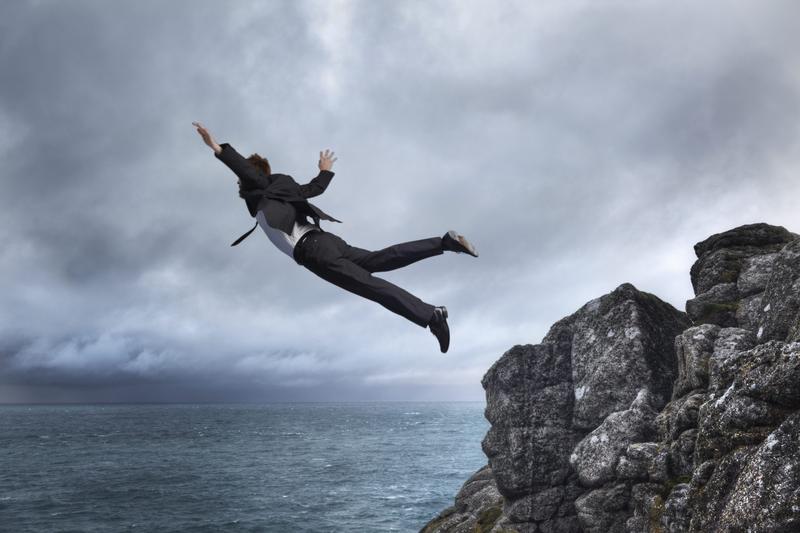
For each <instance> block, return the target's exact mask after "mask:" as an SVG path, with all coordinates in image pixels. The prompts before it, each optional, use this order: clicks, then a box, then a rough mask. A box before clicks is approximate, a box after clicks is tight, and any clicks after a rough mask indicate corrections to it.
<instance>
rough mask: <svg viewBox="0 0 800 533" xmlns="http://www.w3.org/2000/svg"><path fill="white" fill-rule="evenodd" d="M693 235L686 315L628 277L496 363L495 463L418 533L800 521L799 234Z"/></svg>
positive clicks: (692, 528) (772, 230)
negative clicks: (696, 238)
mask: <svg viewBox="0 0 800 533" xmlns="http://www.w3.org/2000/svg"><path fill="white" fill-rule="evenodd" d="M694 249H695V253H696V255H697V261H696V262H695V263H694V265H693V266H692V268H691V272H690V274H691V280H692V286H693V288H694V292H695V297H694V298H693V299H691V300H689V301H688V302H686V312H685V313H684V312H681V311H678V310H677V309H675V308H674V307H672V306H671V305H669V304H667V303H665V302H663V301H661V300H660V299H659V298H657V297H656V296H654V295H652V294H648V293H646V292H642V291H639V290H637V289H636V288H635V287H634V286H633V285H630V284H627V283H626V284H623V285H621V286H619V287H618V288H617V289H615V290H614V291H612V292H610V293H609V294H606V295H604V296H601V297H599V298H597V299H595V300H592V301H590V302H589V303H587V304H585V305H584V306H583V307H581V308H580V309H579V310H578V311H576V312H575V313H573V314H572V315H570V316H568V317H566V318H563V319H562V320H560V321H558V322H557V323H555V324H554V325H553V326H552V327H551V329H550V331H549V332H548V333H547V335H546V336H545V337H544V339H543V340H542V342H541V343H540V344H535V345H531V344H526V345H516V346H513V347H512V348H511V349H509V350H508V351H507V352H505V353H504V354H503V356H502V357H501V358H500V359H499V360H498V361H497V362H495V364H494V365H492V367H491V368H490V369H489V370H488V371H487V372H486V374H485V376H484V377H483V380H482V385H483V388H484V389H485V391H486V401H487V405H486V411H485V416H486V418H487V419H488V420H489V422H490V424H491V427H490V429H489V431H488V433H487V434H486V437H485V438H484V439H483V442H482V447H483V451H484V453H485V454H486V456H487V458H488V464H487V465H486V466H485V467H483V468H481V469H480V470H479V471H478V472H476V473H475V474H474V475H473V476H472V477H470V479H468V480H467V481H466V482H465V483H464V485H463V486H462V488H461V490H460V491H459V492H458V494H457V495H456V498H455V503H454V505H453V506H451V507H449V508H447V509H445V510H444V511H442V512H441V513H440V514H439V515H438V516H437V517H435V518H433V520H431V521H430V522H429V523H428V524H427V525H425V526H424V527H423V528H422V530H421V533H444V532H448V533H467V532H470V533H471V532H476V533H512V532H516V533H537V532H542V533H578V532H592V533H610V532H611V533H613V532H631V533H656V532H658V533H661V532H670V533H678V532H698V533H699V532H703V533H707V532H711V531H718V532H739V531H748V532H760V531H763V532H787V533H788V532H791V531H800V236H798V235H796V234H794V233H791V232H789V231H787V230H786V229H784V228H782V227H777V226H771V225H768V224H751V225H746V226H741V227H738V228H735V229H732V230H729V231H726V232H724V233H719V234H716V235H712V236H711V237H709V238H708V239H706V240H704V241H702V242H700V243H698V244H696V245H695V247H694Z"/></svg>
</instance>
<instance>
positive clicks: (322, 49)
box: [0, 1, 800, 401]
mask: <svg viewBox="0 0 800 533" xmlns="http://www.w3.org/2000/svg"><path fill="white" fill-rule="evenodd" d="M798 11H800V8H798V7H797V4H796V3H793V2H771V3H769V4H758V5H756V4H753V3H749V2H726V3H722V2H711V3H706V4H703V5H699V6H698V5H695V4H691V3H686V2H683V3H681V2H679V3H672V4H670V5H665V4H657V3H651V2H643V3H636V4H630V3H619V2H606V3H596V2H591V3H589V2H567V3H562V4H558V5H557V6H556V5H553V6H539V5H533V4H530V3H526V2H513V3H503V4H499V5H498V4H496V3H490V2H478V1H474V2H467V3H464V2H460V1H459V2H444V1H442V2H421V1H419V2H416V1H415V2H411V1H408V2H395V3H384V2H381V3H376V2H366V1H365V2H342V3H338V4H332V3H327V2H311V1H309V2H290V1H286V2H272V3H269V4H268V5H264V4H259V3H248V4H245V3H236V4H225V3H219V2H189V1H185V2H171V3H169V4H163V3H160V2H154V1H152V2H136V3H100V2H90V1H86V2H70V3H63V2H27V3H26V2H15V3H13V4H11V5H9V6H5V8H4V15H3V18H2V20H0V68H2V71H3V83H2V84H0V164H2V168H3V173H2V181H0V187H2V194H0V228H2V229H0V291H1V292H2V295H3V306H2V307H0V401H111V400H118V401H148V400H152V401H165V400H186V401H220V400H224V399H231V400H241V401H259V400H266V399H269V400H280V399H287V400H289V399H292V400H296V399H315V400H325V399H336V398H344V399H365V398H370V399H402V398H426V399H427V398H462V399H477V398H481V397H482V391H481V389H480V385H479V379H480V377H481V375H482V373H483V372H484V371H485V369H486V368H488V366H489V365H490V364H491V363H492V362H493V361H494V360H495V359H496V358H497V357H498V356H499V355H500V354H502V352H503V351H504V350H505V349H507V348H508V347H510V346H511V345H513V344H517V343H528V342H537V341H538V340H539V339H540V338H541V337H542V335H543V334H544V333H545V331H546V329H547V327H548V326H549V325H550V324H551V323H553V322H555V321H556V320H557V319H559V318H561V317H562V316H564V315H566V314H568V313H570V312H572V311H573V310H574V309H575V308H577V307H578V306H580V305H581V304H582V303H584V302H585V301H587V300H589V299H591V298H593V297H596V296H597V295H599V294H601V293H605V292H608V291H610V290H612V289H613V288H615V287H616V286H617V285H619V284H620V283H622V282H626V281H629V282H633V283H634V284H635V285H637V286H638V287H639V288H641V289H643V290H647V291H648V292H653V293H656V294H658V295H660V296H661V297H662V298H665V299H666V300H668V301H669V302H670V303H672V304H673V305H675V306H676V307H679V308H680V307H683V302H684V300H685V299H687V298H689V297H690V295H691V292H690V291H691V287H690V284H689V281H688V268H689V266H690V264H691V262H692V260H693V257H692V245H693V244H694V242H696V241H698V240H700V239H703V238H704V237H706V236H707V235H709V234H711V233H714V232H718V231H721V230H724V229H727V228H728V227H732V226H735V225H738V224H742V223H748V222H754V221H762V220H763V221H767V222H771V223H775V224H781V225H785V226H787V227H790V228H793V229H794V230H795V231H797V230H798V228H800V218H798V215H797V210H796V208H795V206H794V203H793V202H792V201H791V198H793V197H796V195H797V193H798V192H800V187H799V186H798V182H797V181H796V177H795V176H794V174H795V172H794V169H795V168H796V167H797V163H798V160H799V159H800V157H799V154H800V150H798V148H799V145H798V129H797V128H798V126H797V120H796V119H795V117H796V115H797V113H798V108H800V90H799V88H798V83H799V82H800V79H798V77H797V75H796V72H797V71H798V66H800V65H798V59H797V56H796V54H795V50H797V47H798V45H800V42H798V41H799V40H800V38H799V37H798V34H797V32H796V31H794V27H793V21H794V20H797V18H798V15H799V14H800V13H798ZM193 120H199V121H201V122H203V123H205V124H206V125H207V126H208V127H209V128H210V129H211V131H212V133H214V134H215V135H216V137H217V139H218V140H219V141H220V142H230V143H232V144H233V145H234V146H235V147H237V149H239V150H240V151H241V152H243V153H251V152H255V151H258V152H259V153H261V154H264V155H266V156H267V157H269V158H270V161H271V163H272V165H273V167H274V169H275V170H276V171H277V172H284V173H289V174H292V175H293V176H295V177H296V178H297V179H298V180H299V181H304V180H307V179H309V178H311V177H313V175H315V174H316V172H315V171H316V168H315V167H316V158H317V152H318V151H319V150H320V149H322V148H327V147H331V148H333V149H334V150H335V151H336V152H337V154H338V155H339V161H337V163H336V168H335V170H336V171H337V174H336V177H335V179H334V181H333V183H332V185H331V187H330V189H329V190H328V191H326V193H325V195H323V196H322V197H320V198H318V199H317V200H318V201H317V202H315V203H317V204H318V205H320V206H321V207H323V208H324V209H325V210H326V211H328V212H330V213H332V214H334V216H336V217H337V218H339V219H341V220H343V221H344V223H343V224H332V225H329V226H327V228H328V229H330V230H331V231H334V232H336V233H337V234H339V235H341V236H342V237H343V238H345V239H346V240H347V241H348V242H350V243H351V244H353V245H356V246H360V247H363V248H371V249H377V248H382V247H384V246H388V245H390V244H393V243H396V242H403V241H408V240H413V239H418V238H423V237H429V236H433V235H441V234H443V233H444V232H445V231H446V230H448V229H456V230H458V231H460V232H462V233H464V234H466V235H467V236H468V237H469V238H470V239H471V240H473V241H474V242H475V243H476V245H477V246H478V249H479V251H480V253H481V256H480V258H478V259H474V258H470V257H466V256H454V255H449V254H448V255H445V256H442V257H436V258H433V259H430V260H428V261H426V262H424V263H420V264H416V265H413V266H410V267H408V268H406V269H402V270H399V271H394V272H388V273H383V274H381V277H384V278H386V279H388V280H390V281H392V282H395V283H397V284H399V285H401V286H403V287H405V288H407V289H409V290H410V291H411V292H413V293H414V294H417V295H418V296H420V297H421V298H423V299H424V300H426V301H430V302H431V303H434V304H436V305H442V304H445V305H447V306H448V309H449V310H450V315H451V320H450V324H451V329H452V331H453V340H452V343H451V351H450V352H449V353H448V354H447V355H446V356H442V355H441V354H439V353H438V350H437V345H436V341H435V339H434V338H433V336H432V335H431V334H430V333H429V332H427V331H425V330H423V329H422V328H418V327H417V326H414V325H413V324H410V323H407V322H405V321H404V320H403V319H402V318H400V317H397V316H395V315H392V314H390V313H389V312H387V311H386V310H384V309H383V308H381V307H380V306H378V305H376V304H374V303H373V302H369V301H366V300H363V299H360V298H358V297H356V296H354V295H351V294H349V293H346V292H345V291H343V290H341V289H339V288H338V287H335V286H332V285H330V284H327V283H326V282H324V281H323V280H321V279H319V278H317V277H315V276H314V275H313V274H311V273H310V272H308V271H306V270H304V269H302V268H298V267H297V266H296V265H295V264H294V263H293V261H291V260H290V259H289V258H287V257H286V256H284V255H282V254H281V253H279V252H278V251H277V250H275V249H274V248H273V247H272V245H271V244H270V243H269V242H268V241H267V240H266V239H265V238H264V236H263V235H258V236H256V237H252V238H251V239H249V240H248V241H245V243H243V244H242V245H240V246H239V247H237V248H233V249H232V248H230V247H229V246H228V244H229V243H230V242H231V241H232V240H233V239H234V238H235V237H236V236H238V235H239V234H240V233H241V232H242V231H244V229H246V228H247V227H248V226H249V224H250V223H251V219H250V217H249V216H248V215H247V212H246V210H245V207H244V205H243V203H242V202H241V200H240V199H239V198H238V197H237V196H236V185H235V178H233V177H232V176H231V174H230V172H229V171H228V170H227V169H226V168H225V167H224V166H223V165H222V164H221V163H219V162H218V161H216V160H215V159H214V158H213V156H212V155H211V152H210V151H209V150H208V149H207V148H206V147H205V146H204V145H203V144H202V142H201V141H200V139H199V136H198V135H197V133H196V132H195V131H194V129H193V128H192V127H191V122H192V121H193Z"/></svg>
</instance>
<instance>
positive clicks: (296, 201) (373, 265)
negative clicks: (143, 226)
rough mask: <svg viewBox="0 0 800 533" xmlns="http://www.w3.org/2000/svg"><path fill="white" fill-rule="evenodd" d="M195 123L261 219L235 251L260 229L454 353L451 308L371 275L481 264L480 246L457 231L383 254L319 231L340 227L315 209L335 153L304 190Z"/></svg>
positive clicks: (300, 258) (283, 247) (281, 247)
mask: <svg viewBox="0 0 800 533" xmlns="http://www.w3.org/2000/svg"><path fill="white" fill-rule="evenodd" d="M192 124H193V125H194V126H195V127H197V132H198V133H199V134H200V136H201V137H202V138H203V141H204V142H205V144H206V145H208V146H209V147H210V148H212V149H213V150H214V155H215V157H216V158H217V159H219V160H220V161H222V162H223V163H224V164H225V165H226V166H227V167H228V168H229V169H230V170H232V171H233V172H234V174H236V176H237V177H238V178H239V196H240V197H241V198H243V199H244V200H245V203H246V204H247V209H248V211H249V212H250V216H252V217H255V218H256V224H255V225H254V226H253V227H252V228H251V229H250V230H249V231H248V232H247V233H245V234H244V235H242V236H241V237H239V238H238V239H236V241H234V242H233V243H232V244H231V246H236V245H237V244H239V243H240V242H241V241H242V240H244V239H245V238H247V236H249V235H250V234H251V233H252V232H253V230H255V228H256V227H257V226H259V225H260V226H261V228H262V229H263V230H264V232H265V233H266V234H267V237H268V238H269V239H270V241H272V243H273V244H275V246H276V247H277V248H278V249H279V250H281V251H282V252H284V253H285V254H286V255H288V256H289V257H291V258H292V259H293V260H294V261H295V262H296V263H297V264H299V265H302V266H304V267H305V268H307V269H308V270H310V271H311V272H313V273H314V274H316V275H317V276H319V277H321V278H322V279H325V280H327V281H329V282H331V283H333V284H334V285H337V286H338V287H341V288H343V289H345V290H347V291H350V292H352V293H355V294H358V295H359V296H363V297H364V298H368V299H370V300H372V301H374V302H377V303H379V304H381V305H382V306H383V307H385V308H386V309H388V310H390V311H392V312H394V313H397V314H399V315H401V316H404V317H405V318H407V319H408V320H410V321H412V322H414V323H415V324H417V325H419V326H422V327H424V328H429V329H430V331H431V333H433V335H434V336H435V337H436V338H437V340H438V341H439V348H440V350H441V351H442V353H445V352H447V349H448V347H449V345H450V329H449V327H448V325H447V308H446V307H445V306H433V305H431V304H429V303H426V302H423V301H422V300H420V299H419V298H417V297H416V296H414V295H413V294H411V293H409V292H408V291H406V290H404V289H402V288H400V287H398V286H397V285H394V284H392V283H389V282H388V281H386V280H384V279H381V278H378V277H375V276H373V275H372V274H373V273H374V272H386V271H389V270H394V269H397V268H401V267H404V266H406V265H410V264H412V263H414V262H416V261H419V260H421V259H425V258H426V257H433V256H434V255H441V254H443V253H444V252H445V251H452V252H456V253H463V252H466V253H468V254H470V255H472V256H473V257H478V252H477V251H476V250H475V247H474V246H473V245H472V244H470V242H469V241H467V239H466V238H465V237H464V236H463V235H459V234H458V233H456V232H455V231H453V230H451V231H448V232H447V233H445V234H444V235H443V236H442V237H431V238H428V239H420V240H416V241H410V242H405V243H401V244H396V245H394V246H390V247H388V248H384V249H382V250H377V251H369V250H365V249H363V248H358V247H355V246H351V245H349V244H348V243H347V242H345V241H344V239H342V238H341V237H339V236H338V235H335V234H333V233H331V232H329V231H325V230H323V229H322V228H321V227H320V224H319V221H320V219H323V220H328V221H331V222H341V221H340V220H337V219H335V218H333V217H332V216H330V215H328V214H327V213H325V212H324V211H322V210H321V209H320V208H318V207H317V206H315V205H314V204H312V203H310V202H308V198H312V197H314V196H319V195H320V194H322V193H323V192H324V191H325V189H326V188H327V187H328V184H329V183H330V182H331V179H332V178H333V175H334V173H333V172H332V171H331V168H332V167H333V163H334V162H335V161H336V158H334V157H333V155H334V154H333V152H330V151H329V150H325V152H324V153H323V152H320V158H319V164H318V166H319V174H318V175H317V176H316V177H315V178H314V179H312V180H311V181H310V182H309V183H306V184H304V185H300V184H298V183H297V182H296V181H295V180H294V179H293V178H292V177H291V176H289V175H286V174H275V173H273V172H272V170H271V168H270V166H269V161H267V160H266V159H264V158H263V157H261V156H260V155H258V154H252V155H251V156H250V157H248V158H245V157H243V156H242V155H241V154H239V153H238V152H237V151H236V150H235V149H234V148H233V147H232V146H231V145H230V144H228V143H223V144H222V145H220V144H217V142H216V141H215V140H214V138H213V137H212V136H211V134H210V133H209V132H208V130H207V129H206V128H205V127H203V126H202V125H201V124H199V123H198V122H193V123H192ZM309 216H310V217H311V218H312V219H313V221H314V222H313V224H312V223H311V222H309V220H308V218H307V217H309Z"/></svg>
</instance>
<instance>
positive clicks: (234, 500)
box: [0, 402, 489, 533]
mask: <svg viewBox="0 0 800 533" xmlns="http://www.w3.org/2000/svg"><path fill="white" fill-rule="evenodd" d="M484 406H485V404H484V403H482V402H431V403H428V402H374V403H373V402H366V403H271V404H263V405H251V404H215V405H209V404H198V405H188V404H187V405H176V404H166V405H150V404H144V405H118V404H106V405H0V531H2V532H15V533H23V532H40V531H41V532H114V531H148V532H149V531H153V532H184V531H185V532H218V531H219V532H225V531H253V532H256V531H259V532H339V531H342V532H384V531H403V532H406V531H414V532H417V531H419V530H420V528H421V527H422V526H424V525H425V523H427V522H428V521H429V520H430V519H432V518H433V517H435V516H436V515H437V514H438V513H439V512H440V511H442V510H443V509H445V508H446V507H448V506H450V505H452V504H453V499H454V496H455V494H456V492H457V491H458V489H459V488H460V487H461V485H462V484H463V483H464V481H466V479H467V478H468V477H469V476H470V475H471V474H472V473H474V472H475V471H476V470H478V469H479V468H480V467H482V466H483V465H485V464H486V462H487V461H486V456H485V455H484V454H483V452H482V451H481V439H483V437H484V435H485V434H486V431H487V430H488V428H489V425H488V422H487V421H486V420H485V418H484V417H483V410H484Z"/></svg>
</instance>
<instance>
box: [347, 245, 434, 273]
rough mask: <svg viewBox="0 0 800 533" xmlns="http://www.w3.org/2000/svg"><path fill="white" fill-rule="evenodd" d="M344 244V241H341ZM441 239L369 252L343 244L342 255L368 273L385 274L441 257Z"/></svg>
mask: <svg viewBox="0 0 800 533" xmlns="http://www.w3.org/2000/svg"><path fill="white" fill-rule="evenodd" d="M342 242H344V241H342ZM443 253H444V249H443V248H442V238H441V237H431V238H429V239H419V240H416V241H409V242H404V243H400V244H395V245H393V246H389V247H387V248H384V249H382V250H376V251H374V252H371V251H369V250H365V249H363V248H358V247H357V246H351V245H349V244H347V243H346V242H345V243H344V250H343V255H344V257H345V258H347V259H349V260H350V261H352V262H353V263H355V264H357V265H359V266H361V267H362V268H363V269H364V270H367V271H368V272H387V271H389V270H395V269H398V268H402V267H404V266H407V265H410V264H412V263H416V262H417V261H420V260H422V259H426V258H428V257H433V256H435V255H442V254H443Z"/></svg>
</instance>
